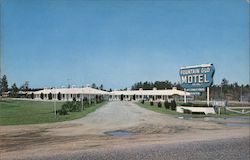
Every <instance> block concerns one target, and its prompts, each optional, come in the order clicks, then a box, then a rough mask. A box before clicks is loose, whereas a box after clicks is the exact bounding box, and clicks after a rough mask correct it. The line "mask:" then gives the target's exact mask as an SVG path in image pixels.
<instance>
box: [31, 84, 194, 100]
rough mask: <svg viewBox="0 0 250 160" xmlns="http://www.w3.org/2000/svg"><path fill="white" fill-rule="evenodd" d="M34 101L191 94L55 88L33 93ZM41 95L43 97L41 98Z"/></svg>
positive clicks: (165, 91) (148, 98) (118, 98)
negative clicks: (50, 97) (50, 96)
mask: <svg viewBox="0 0 250 160" xmlns="http://www.w3.org/2000/svg"><path fill="white" fill-rule="evenodd" d="M33 94H34V99H37V100H38V99H40V100H42V99H41V97H43V100H49V94H51V95H52V100H58V99H59V98H58V96H60V100H62V101H71V100H73V99H76V100H77V101H80V100H81V99H82V98H87V99H94V98H96V97H97V96H102V97H103V98H105V99H109V100H110V101H115V100H125V101H130V100H131V101H132V100H133V101H139V100H148V101H165V100H170V99H172V98H173V96H175V97H179V98H182V97H184V96H185V95H186V96H190V93H188V92H185V91H182V90H177V89H176V88H175V87H173V88H172V89H164V90H157V89H156V88H154V89H153V90H143V89H139V90H123V91H120V90H119V91H113V92H106V91H103V90H99V89H94V88H91V87H83V88H53V89H43V90H39V91H36V92H33ZM41 94H42V95H43V96H41Z"/></svg>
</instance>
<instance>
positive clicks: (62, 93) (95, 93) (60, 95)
mask: <svg viewBox="0 0 250 160" xmlns="http://www.w3.org/2000/svg"><path fill="white" fill-rule="evenodd" d="M33 94H34V99H36V100H62V101H72V100H73V99H75V100H77V101H80V100H81V99H88V100H92V99H93V100H94V99H96V98H97V97H102V98H103V99H108V95H109V93H108V92H106V91H102V90H99V89H94V88H91V87H83V88H52V89H51V88H49V89H46V88H45V89H43V90H39V91H36V92H33ZM50 96H51V99H50Z"/></svg>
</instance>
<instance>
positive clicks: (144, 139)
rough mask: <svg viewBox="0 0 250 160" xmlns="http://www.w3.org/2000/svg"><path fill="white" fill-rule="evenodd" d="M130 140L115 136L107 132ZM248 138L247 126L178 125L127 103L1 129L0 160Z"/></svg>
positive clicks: (179, 121) (184, 122) (190, 122)
mask: <svg viewBox="0 0 250 160" xmlns="http://www.w3.org/2000/svg"><path fill="white" fill-rule="evenodd" d="M114 130H126V131H131V132H135V133H136V134H135V135H132V136H126V137H114V136H109V135H106V134H105V132H107V131H114ZM248 136H249V127H240V126H234V127H228V126H225V125H224V124H218V123H215V122H205V121H193V120H182V119H178V118H175V117H172V116H168V115H163V114H159V113H155V112H152V111H149V110H146V109H143V108H141V107H139V106H137V105H136V104H134V103H132V102H109V103H108V104H106V105H105V106H103V107H101V108H100V109H98V110H97V111H95V112H93V113H91V114H89V115H88V116H86V117H84V118H81V119H78V120H73V121H68V122H61V123H54V124H39V125H20V126H0V142H1V143H0V155H1V157H0V159H14V158H20V159H25V158H29V157H33V156H36V157H43V156H52V157H53V156H56V155H67V154H73V153H75V152H81V151H88V150H91V149H103V148H119V147H125V148H126V147H127V148H130V147H131V146H133V147H135V146H145V145H150V144H152V145H157V144H159V145H165V144H178V143H180V142H181V143H184V142H194V141H210V140H217V139H228V138H244V137H248Z"/></svg>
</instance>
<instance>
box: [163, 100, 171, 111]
mask: <svg viewBox="0 0 250 160" xmlns="http://www.w3.org/2000/svg"><path fill="white" fill-rule="evenodd" d="M164 106H165V108H166V109H169V108H170V104H169V102H168V101H165V102H164Z"/></svg>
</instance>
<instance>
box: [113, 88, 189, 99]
mask: <svg viewBox="0 0 250 160" xmlns="http://www.w3.org/2000/svg"><path fill="white" fill-rule="evenodd" d="M185 95H186V96H190V93H188V92H185V91H182V90H177V88H176V87H173V88H172V89H164V90H157V88H153V90H143V89H142V88H140V89H139V90H125V91H113V92H110V94H109V100H112V101H115V100H124V101H140V100H145V101H170V100H172V99H173V98H174V97H176V98H178V99H183V98H184V96H185Z"/></svg>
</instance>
